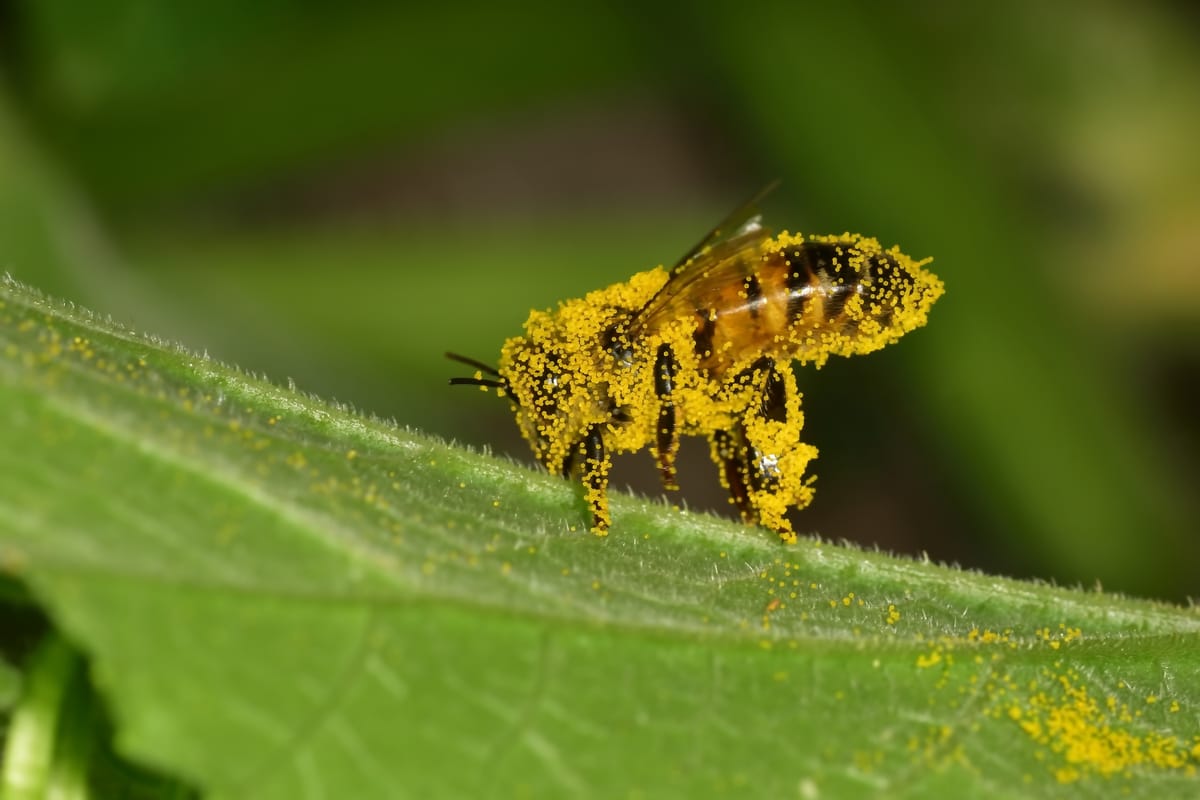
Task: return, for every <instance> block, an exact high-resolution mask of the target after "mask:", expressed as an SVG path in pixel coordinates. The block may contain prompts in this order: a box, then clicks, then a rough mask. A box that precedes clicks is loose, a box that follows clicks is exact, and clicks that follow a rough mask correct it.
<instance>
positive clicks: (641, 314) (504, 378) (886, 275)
mask: <svg viewBox="0 0 1200 800" xmlns="http://www.w3.org/2000/svg"><path fill="white" fill-rule="evenodd" d="M773 188H774V186H770V187H768V188H767V189H765V190H763V192H760V193H759V195H757V196H756V197H755V198H754V199H752V200H750V201H749V202H748V203H746V204H745V205H743V206H742V207H741V208H739V209H738V210H737V211H735V212H734V213H732V214H730V215H729V217H727V218H726V219H725V220H724V221H723V222H722V223H721V224H720V225H718V226H717V227H716V228H715V229H713V231H712V232H710V233H709V235H708V236H706V237H705V238H704V239H703V240H702V241H701V242H700V243H699V244H697V245H696V246H695V247H693V248H692V249H691V250H690V251H688V253H687V254H686V255H684V257H683V258H681V259H680V260H679V261H678V262H676V264H675V265H674V266H673V267H671V268H670V269H665V268H663V267H657V268H655V269H651V270H648V271H646V272H641V273H638V274H637V275H634V276H633V277H632V278H630V279H629V280H628V281H626V282H625V283H618V284H615V285H613V286H610V287H608V288H607V289H601V290H599V291H595V292H591V293H590V294H588V295H587V296H586V297H584V298H583V299H581V300H568V301H566V302H563V303H560V304H559V307H558V308H557V309H555V310H548V311H533V312H532V313H531V314H530V315H529V319H528V320H527V321H526V322H525V332H524V335H522V336H515V337H513V338H510V339H508V340H507V341H506V342H505V343H504V346H503V348H502V350H501V353H500V365H499V368H494V367H491V366H488V365H487V364H485V363H483V362H480V361H476V360H474V359H471V358H466V357H465V356H459V355H456V354H454V353H447V354H446V355H447V357H449V358H451V359H453V360H455V361H458V362H461V363H464V364H467V365H469V366H472V367H475V368H476V370H477V371H476V372H475V374H474V375H473V376H472V377H468V378H453V379H451V381H450V383H451V384H456V385H461V384H467V385H475V386H480V387H483V388H484V390H485V391H490V390H495V391H497V393H498V394H499V395H500V396H501V397H506V398H507V399H508V400H509V401H510V402H511V404H512V407H513V410H514V412H515V414H516V418H517V424H518V426H519V427H520V430H521V433H522V435H523V436H524V438H525V439H526V441H528V442H529V444H530V445H531V446H532V448H533V452H534V455H535V456H536V457H537V459H538V461H540V462H541V463H542V464H544V465H545V466H546V468H547V469H549V470H550V471H551V472H561V473H562V475H563V476H564V477H568V478H569V477H571V476H573V475H574V476H577V477H578V478H579V479H581V481H582V483H583V486H584V493H585V496H586V499H587V503H588V505H589V507H590V510H591V523H592V524H591V529H592V531H593V532H594V533H596V534H598V535H601V536H603V535H605V534H607V532H608V529H609V525H610V524H611V517H610V514H609V509H608V498H607V489H608V476H609V470H610V468H611V466H612V461H611V454H612V453H620V452H629V451H637V450H641V449H642V448H645V447H649V448H650V450H651V452H652V454H653V456H654V458H655V461H656V462H657V464H658V469H659V472H660V474H661V477H662V483H663V486H664V487H665V488H666V489H667V490H673V489H677V488H678V486H677V484H676V479H675V456H676V452H677V450H678V446H679V437H680V436H704V437H706V438H707V439H708V442H709V452H710V454H711V457H712V460H713V462H714V463H715V464H716V466H717V468H718V470H719V473H720V478H721V482H722V484H723V485H724V486H725V488H726V489H728V490H729V493H730V502H731V503H734V504H736V506H737V508H738V510H739V511H740V513H741V516H742V519H743V520H745V521H746V522H747V523H749V524H760V525H762V526H764V527H767V528H770V529H772V530H774V531H776V532H777V533H778V534H779V537H780V538H781V539H782V540H783V541H784V542H786V543H789V544H790V543H793V542H795V541H796V534H795V532H794V531H793V530H792V526H791V524H790V522H789V521H788V519H787V517H786V512H787V510H788V509H789V508H791V507H793V506H794V507H796V508H803V507H804V506H806V505H808V503H809V502H810V501H811V500H812V497H813V485H812V484H813V480H814V478H813V477H806V476H805V471H806V469H807V467H808V463H809V462H810V461H812V460H813V459H814V458H816V456H817V450H816V448H815V447H813V446H812V445H810V444H807V443H805V442H803V441H801V439H800V433H801V430H802V428H803V426H804V415H803V413H802V412H801V410H800V399H801V394H800V392H799V390H798V389H797V386H796V378H795V375H794V374H793V372H792V367H791V363H790V362H792V361H799V362H801V363H802V364H808V363H811V364H814V365H816V366H817V367H820V366H822V365H823V364H824V363H825V361H826V360H827V359H828V358H829V357H830V356H831V355H841V356H850V355H855V354H860V353H870V352H872V351H874V350H878V349H879V348H881V347H883V346H884V345H887V344H890V343H892V342H894V341H896V340H897V339H899V338H900V337H901V336H902V335H903V334H905V333H907V332H909V331H911V330H913V329H914V328H919V327H921V326H922V325H924V324H925V321H926V319H927V317H928V314H929V309H930V307H931V306H932V305H933V303H934V302H935V301H936V300H937V299H938V298H939V297H940V296H941V295H942V292H943V286H942V283H941V281H940V280H938V278H937V277H936V276H935V275H933V274H932V273H931V272H929V271H928V270H926V269H924V266H925V265H926V264H927V263H929V261H930V260H931V259H925V260H923V261H915V260H914V259H912V258H910V257H909V256H907V255H905V254H903V253H901V252H900V250H899V248H897V247H893V248H891V249H889V250H884V249H883V248H882V247H881V246H880V244H879V242H878V241H876V240H875V239H871V238H867V237H864V236H859V235H857V234H850V233H845V234H842V235H840V236H805V235H801V234H791V233H787V232H786V231H785V232H782V233H779V234H778V235H773V234H772V233H771V232H770V231H769V230H768V229H767V228H765V227H763V224H762V216H761V213H760V212H759V210H758V203H759V201H760V200H761V198H762V196H763V195H765V194H766V192H768V191H770V190H771V189H773ZM485 375H487V376H490V377H485Z"/></svg>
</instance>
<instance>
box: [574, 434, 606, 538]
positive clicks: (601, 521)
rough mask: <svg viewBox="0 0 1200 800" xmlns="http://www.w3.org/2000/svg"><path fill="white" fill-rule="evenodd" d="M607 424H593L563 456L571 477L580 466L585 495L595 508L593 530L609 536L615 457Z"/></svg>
mask: <svg viewBox="0 0 1200 800" xmlns="http://www.w3.org/2000/svg"><path fill="white" fill-rule="evenodd" d="M602 431H603V428H602V427H601V426H600V425H599V424H596V425H592V426H591V427H589V428H588V429H587V432H586V433H584V435H583V439H581V440H580V441H579V443H578V444H577V445H575V446H574V447H572V448H571V450H570V451H569V452H568V453H567V457H566V458H565V459H563V464H562V474H563V477H564V478H570V477H571V474H572V473H574V472H575V471H576V469H578V471H579V473H580V477H581V478H582V481H583V491H584V498H585V499H586V500H587V503H588V506H589V507H590V508H591V511H592V533H594V534H596V535H597V536H607V535H608V526H609V525H610V524H611V523H612V516H611V515H610V514H609V513H608V471H609V469H610V468H611V467H612V459H610V458H609V457H608V456H607V455H606V454H605V452H604V434H603V432H602Z"/></svg>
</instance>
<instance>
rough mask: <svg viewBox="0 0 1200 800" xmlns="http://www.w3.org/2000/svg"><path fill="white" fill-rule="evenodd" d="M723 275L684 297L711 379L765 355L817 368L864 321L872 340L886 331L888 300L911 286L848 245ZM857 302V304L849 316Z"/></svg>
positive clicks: (841, 349)
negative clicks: (809, 362) (811, 362)
mask: <svg viewBox="0 0 1200 800" xmlns="http://www.w3.org/2000/svg"><path fill="white" fill-rule="evenodd" d="M721 272H723V273H724V274H723V276H722V280H719V281H718V280H702V281H697V282H696V283H695V284H693V286H692V287H690V288H691V289H692V291H689V292H687V294H688V295H689V297H688V299H689V300H691V301H692V303H693V308H694V312H693V313H694V314H695V321H696V328H695V331H694V333H693V342H694V346H695V349H696V353H697V355H698V356H699V357H700V359H701V366H702V367H703V368H704V369H705V370H707V371H708V372H709V373H710V374H712V375H714V376H719V375H720V374H721V373H723V372H724V371H725V370H726V369H729V368H731V367H733V366H734V365H735V364H737V363H744V362H745V360H746V359H747V358H757V357H760V356H764V355H765V356H770V357H773V358H798V359H801V360H806V361H807V360H817V361H823V360H824V359H825V357H826V356H828V355H830V354H832V353H842V354H849V352H853V351H854V350H855V343H856V341H857V340H858V338H859V335H860V329H861V328H862V327H863V325H864V323H866V322H867V320H871V321H872V323H873V324H872V325H871V326H870V330H869V333H870V335H871V336H872V337H875V336H877V335H878V332H879V330H880V329H881V328H887V326H889V325H890V324H891V322H892V316H893V309H894V308H895V306H896V303H897V302H898V301H897V300H893V298H901V297H904V296H906V295H907V294H908V290H909V289H910V288H911V286H912V282H913V278H912V276H911V275H910V274H909V273H908V272H907V271H906V270H905V269H904V268H902V267H901V266H900V265H899V264H897V262H896V260H895V259H894V258H893V257H892V256H891V255H890V254H888V253H884V252H872V253H869V254H868V253H863V252H861V251H859V250H858V249H857V248H856V247H854V241H853V240H845V241H834V242H813V241H808V242H804V243H803V244H802V245H799V246H796V247H792V248H788V249H786V250H785V251H782V252H767V253H766V254H765V255H764V256H763V257H762V258H761V259H759V260H753V259H749V258H746V259H742V260H741V261H739V262H738V263H737V264H736V265H726V266H725V268H724V269H723V270H722V271H721ZM716 277H718V276H717V275H716V274H715V273H714V274H713V275H712V278H716ZM855 296H861V297H862V301H858V302H855V303H854V304H852V307H851V308H850V309H847V302H848V301H849V300H850V299H851V298H852V297H855ZM681 299H683V298H677V300H681ZM889 300H890V302H889ZM872 349H873V348H872Z"/></svg>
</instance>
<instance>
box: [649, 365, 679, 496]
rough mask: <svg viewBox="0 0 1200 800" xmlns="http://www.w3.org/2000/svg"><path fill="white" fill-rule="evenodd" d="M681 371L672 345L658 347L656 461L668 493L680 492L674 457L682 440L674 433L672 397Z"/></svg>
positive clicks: (673, 402)
mask: <svg viewBox="0 0 1200 800" xmlns="http://www.w3.org/2000/svg"><path fill="white" fill-rule="evenodd" d="M678 371H679V363H678V362H677V361H676V360H675V354H674V353H672V352H671V347H670V345H667V344H662V345H659V347H658V356H657V358H656V359H655V361H654V395H655V396H656V397H657V398H658V401H659V406H658V428H657V430H658V435H657V442H656V448H655V451H654V458H655V460H656V461H657V462H658V470H659V473H660V474H661V475H662V483H663V488H664V489H667V490H675V489H678V488H679V483H678V482H677V481H676V479H675V454H676V453H677V452H678V451H679V436H678V435H677V434H676V430H675V400H674V398H673V397H672V396H671V395H672V393H673V392H674V391H675V374H676V373H677V372H678Z"/></svg>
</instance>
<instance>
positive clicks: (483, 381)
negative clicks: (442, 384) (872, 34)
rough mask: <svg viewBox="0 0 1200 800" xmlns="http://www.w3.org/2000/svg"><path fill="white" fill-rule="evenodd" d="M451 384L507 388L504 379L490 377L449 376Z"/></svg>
mask: <svg viewBox="0 0 1200 800" xmlns="http://www.w3.org/2000/svg"><path fill="white" fill-rule="evenodd" d="M450 385H451V386H490V387H492V388H493V389H507V388H508V384H507V383H505V382H504V381H494V380H492V379H490V378H451V379H450Z"/></svg>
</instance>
